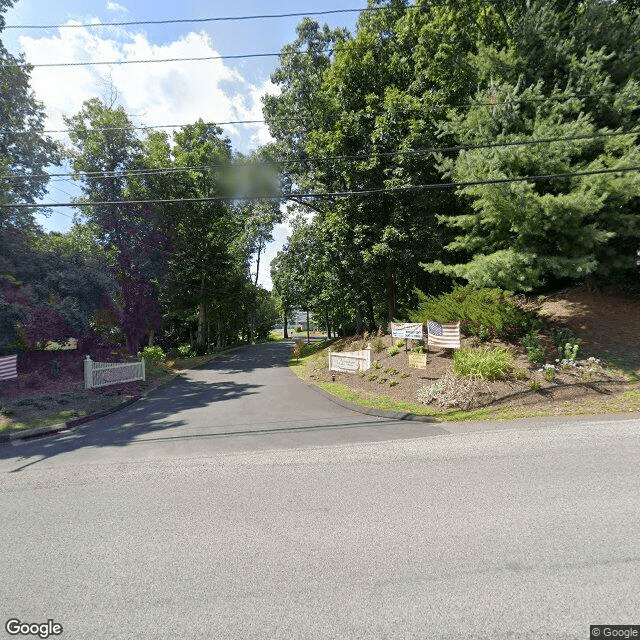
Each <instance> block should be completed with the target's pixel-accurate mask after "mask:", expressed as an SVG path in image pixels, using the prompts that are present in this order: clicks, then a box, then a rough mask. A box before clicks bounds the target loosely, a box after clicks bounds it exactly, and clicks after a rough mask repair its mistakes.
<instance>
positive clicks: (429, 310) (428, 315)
mask: <svg viewBox="0 0 640 640" xmlns="http://www.w3.org/2000/svg"><path fill="white" fill-rule="evenodd" d="M416 293H417V294H418V298H419V299H420V303H419V306H418V308H417V309H416V310H415V311H413V312H412V313H410V314H409V316H410V320H411V321H412V322H422V323H425V322H427V321H428V320H435V321H436V322H454V321H456V320H458V319H459V320H460V330H461V331H462V332H463V333H464V334H465V335H467V336H477V337H478V338H480V339H481V340H487V339H489V338H493V337H499V338H505V339H508V340H514V339H516V338H517V337H519V336H521V335H523V334H525V333H527V332H530V331H536V330H539V329H540V328H542V326H543V323H542V321H541V320H540V318H538V316H537V315H536V313H535V312H534V311H523V310H522V309H520V307H519V306H518V304H517V303H516V300H515V298H514V297H513V294H511V293H510V292H508V291H502V290H501V289H473V288H472V287H470V286H467V287H456V288H455V289H453V291H451V293H447V294H444V295H442V296H437V297H436V296H426V295H425V294H424V293H422V292H420V291H416Z"/></svg>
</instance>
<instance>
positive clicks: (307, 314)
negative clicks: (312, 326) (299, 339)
mask: <svg viewBox="0 0 640 640" xmlns="http://www.w3.org/2000/svg"><path fill="white" fill-rule="evenodd" d="M309 342H310V341H309V309H307V344H309Z"/></svg>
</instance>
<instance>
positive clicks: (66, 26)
mask: <svg viewBox="0 0 640 640" xmlns="http://www.w3.org/2000/svg"><path fill="white" fill-rule="evenodd" d="M383 8H384V7H363V8H361V9H327V10H323V11H298V12H292V13H267V14H256V15H246V16H218V17H212V18H171V19H167V20H126V21H122V22H85V23H71V24H69V23H67V24H8V25H5V27H4V28H5V29H77V28H80V27H82V28H87V27H93V28H95V27H129V26H141V25H157V24H160V25H167V24H202V23H207V22H236V21H244V20H269V19H275V18H298V17H301V16H326V15H332V14H338V13H361V12H370V11H380V10H381V9H383ZM407 8H412V7H407Z"/></svg>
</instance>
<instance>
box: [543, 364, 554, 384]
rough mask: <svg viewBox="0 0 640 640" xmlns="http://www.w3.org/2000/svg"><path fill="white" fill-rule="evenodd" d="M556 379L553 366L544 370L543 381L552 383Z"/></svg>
mask: <svg viewBox="0 0 640 640" xmlns="http://www.w3.org/2000/svg"><path fill="white" fill-rule="evenodd" d="M555 377H556V370H555V367H554V366H553V365H551V366H548V367H545V368H544V379H545V380H546V381H547V382H553V380H554V379H555Z"/></svg>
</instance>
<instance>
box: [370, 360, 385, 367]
mask: <svg viewBox="0 0 640 640" xmlns="http://www.w3.org/2000/svg"><path fill="white" fill-rule="evenodd" d="M371 368H372V369H382V365H381V364H380V363H379V362H378V361H377V360H374V361H373V362H372V363H371Z"/></svg>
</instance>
